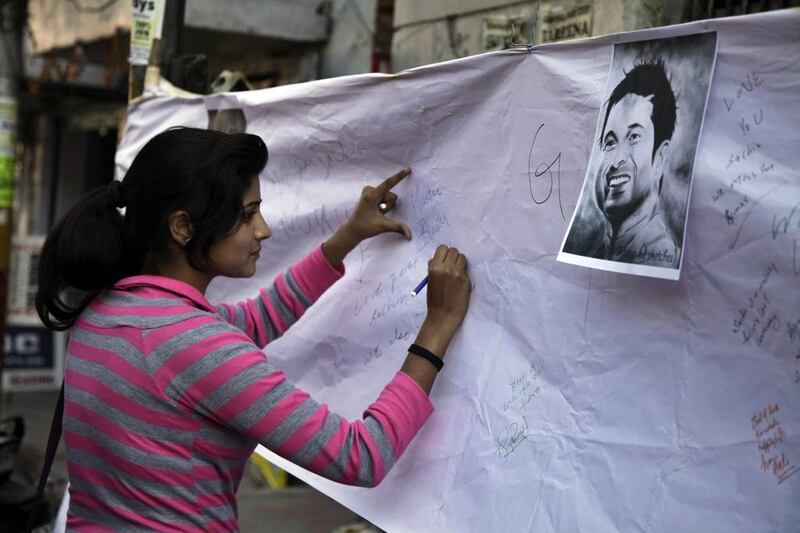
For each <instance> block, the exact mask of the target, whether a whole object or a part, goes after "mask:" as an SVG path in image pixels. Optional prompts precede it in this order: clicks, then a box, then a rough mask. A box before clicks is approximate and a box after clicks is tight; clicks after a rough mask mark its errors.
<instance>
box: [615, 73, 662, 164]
mask: <svg viewBox="0 0 800 533" xmlns="http://www.w3.org/2000/svg"><path fill="white" fill-rule="evenodd" d="M626 94H638V95H639V96H643V97H645V98H648V97H650V96H652V98H650V102H651V103H652V104H653V115H652V116H651V117H650V118H651V119H652V122H653V130H654V138H653V158H655V155H656V150H658V147H659V146H661V143H662V142H664V141H665V140H668V139H671V138H672V134H673V132H674V131H675V114H676V104H675V93H673V92H672V85H671V84H670V83H669V79H668V78H667V70H666V67H665V66H664V61H663V60H662V59H656V60H655V61H652V62H643V63H639V64H638V65H636V66H635V67H633V69H631V71H630V72H627V73H626V74H625V78H624V79H623V80H622V81H621V82H620V83H619V85H617V86H616V88H614V91H613V92H612V93H611V96H609V97H608V105H607V106H606V116H605V118H604V120H603V128H602V129H601V130H600V135H601V139H600V140H601V142H602V135H603V132H605V130H606V123H607V122H608V115H609V114H610V113H611V108H612V107H614V106H615V105H616V104H617V103H618V102H619V101H620V100H622V99H623V98H624V97H625V95H626Z"/></svg>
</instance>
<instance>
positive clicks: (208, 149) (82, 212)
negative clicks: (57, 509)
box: [36, 128, 267, 330]
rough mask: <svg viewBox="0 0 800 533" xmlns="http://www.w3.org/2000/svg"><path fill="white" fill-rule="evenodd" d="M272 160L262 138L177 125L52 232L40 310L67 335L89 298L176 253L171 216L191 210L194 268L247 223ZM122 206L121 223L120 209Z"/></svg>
mask: <svg viewBox="0 0 800 533" xmlns="http://www.w3.org/2000/svg"><path fill="white" fill-rule="evenodd" d="M266 163H267V147H266V145H265V144H264V142H263V141H262V140H261V139H260V138H259V137H257V136H256V135H250V134H246V133H237V134H231V135H228V134H225V133H221V132H218V131H209V130H203V129H195V128H173V129H169V130H167V131H164V132H162V133H160V134H158V135H156V136H155V137H153V138H152V139H151V140H150V141H148V142H147V144H145V145H144V147H143V148H142V149H141V150H140V151H139V153H138V154H137V155H136V157H135V158H134V160H133V163H131V166H130V168H129V169H128V172H127V174H125V178H124V180H123V182H122V183H121V184H112V185H111V186H107V187H101V188H99V189H96V190H94V191H92V192H90V193H89V194H88V195H87V196H86V197H85V198H84V199H82V200H81V201H79V202H78V203H77V204H76V205H75V206H73V207H72V209H70V210H69V211H68V212H67V213H66V215H64V217H63V218H62V219H61V220H60V221H59V222H58V224H56V226H55V227H54V228H53V229H52V230H51V231H50V233H49V235H48V236H47V240H46V241H45V244H44V248H43V249H42V254H41V257H40V261H39V287H38V291H37V293H36V310H37V312H38V313H39V317H40V318H41V319H42V322H44V324H45V325H46V326H47V327H49V328H51V329H56V330H63V329H68V328H69V327H71V326H72V324H73V323H74V322H75V320H76V318H77V317H78V315H79V314H80V313H81V311H83V309H84V308H85V307H86V306H87V305H88V304H89V302H90V301H91V299H92V298H93V297H94V296H95V295H97V294H98V293H99V292H100V291H102V290H103V289H106V288H108V287H110V286H112V285H113V284H114V283H116V282H117V281H118V280H120V279H122V278H124V277H126V276H132V275H136V274H141V273H142V270H143V268H144V266H145V265H153V264H158V263H159V262H160V261H163V260H164V259H167V258H168V256H169V253H170V249H171V248H170V241H171V235H170V232H169V227H168V221H169V216H170V214H171V213H173V212H175V211H177V210H184V211H186V212H187V213H188V214H189V216H190V218H191V222H192V230H193V232H192V239H191V240H190V241H189V242H188V243H187V246H186V253H187V257H188V259H189V262H190V264H191V265H192V266H193V267H195V268H198V267H197V265H196V264H195V262H194V261H193V258H195V257H197V255H198V254H199V255H200V256H202V257H203V258H205V259H206V260H207V259H208V251H209V248H210V247H211V245H212V244H214V243H215V242H217V241H219V240H220V239H222V238H224V237H225V236H226V235H229V234H230V233H232V232H235V231H236V229H237V228H238V227H239V224H240V223H241V215H242V209H243V207H242V198H243V197H244V194H245V193H246V192H247V189H248V188H249V187H250V184H251V180H252V178H253V177H254V176H257V175H258V174H259V173H260V172H261V171H262V170H263V169H264V166H265V165H266ZM122 205H124V206H125V214H124V216H123V215H122V214H120V212H119V211H118V210H117V207H121V206H122Z"/></svg>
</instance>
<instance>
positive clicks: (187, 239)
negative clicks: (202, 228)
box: [183, 235, 192, 245]
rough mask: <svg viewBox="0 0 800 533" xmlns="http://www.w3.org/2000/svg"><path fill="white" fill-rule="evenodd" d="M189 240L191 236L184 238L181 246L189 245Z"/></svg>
mask: <svg viewBox="0 0 800 533" xmlns="http://www.w3.org/2000/svg"><path fill="white" fill-rule="evenodd" d="M191 240H192V236H191V235H189V236H188V237H186V238H185V239H184V240H183V244H184V245H186V244H189V241H191Z"/></svg>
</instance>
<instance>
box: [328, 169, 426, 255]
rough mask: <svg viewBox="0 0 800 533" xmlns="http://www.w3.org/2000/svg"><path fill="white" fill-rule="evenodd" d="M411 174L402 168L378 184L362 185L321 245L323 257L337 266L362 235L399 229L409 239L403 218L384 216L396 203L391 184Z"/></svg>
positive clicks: (366, 235)
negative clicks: (347, 216) (355, 199)
mask: <svg viewBox="0 0 800 533" xmlns="http://www.w3.org/2000/svg"><path fill="white" fill-rule="evenodd" d="M409 174H411V169H410V168H404V169H403V170H401V171H400V172H398V173H397V174H395V175H393V176H389V177H388V178H386V179H385V180H383V182H381V183H380V185H378V186H377V187H369V186H367V187H364V188H363V189H362V190H361V197H360V198H359V199H358V203H356V207H355V209H354V210H353V214H352V215H350V219H349V220H348V221H347V222H345V223H344V225H343V226H342V227H341V228H339V230H338V231H337V232H336V233H335V234H334V235H333V236H332V237H331V238H330V239H328V241H326V242H325V244H324V245H323V246H322V251H323V253H324V254H325V257H327V258H328V261H329V262H330V263H331V264H332V265H333V266H337V267H338V266H339V265H340V264H341V263H342V260H343V259H344V257H345V256H346V255H347V254H348V253H350V251H351V250H352V249H353V248H355V247H356V246H358V244H359V243H360V242H361V241H363V240H364V239H369V238H370V237H374V236H376V235H380V234H381V233H389V232H394V233H400V234H402V235H403V236H404V237H405V238H406V239H408V240H411V230H410V229H409V227H408V226H407V225H406V224H404V223H403V222H397V221H396V220H392V219H390V218H389V217H387V216H386V213H388V212H389V211H391V210H392V209H393V208H394V206H395V205H396V204H397V195H396V194H395V193H393V192H392V188H393V187H394V186H395V185H397V184H398V183H400V182H401V181H402V180H403V178H405V177H406V176H408V175H409Z"/></svg>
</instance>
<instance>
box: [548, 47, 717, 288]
mask: <svg viewBox="0 0 800 533" xmlns="http://www.w3.org/2000/svg"><path fill="white" fill-rule="evenodd" d="M715 53H716V34H715V33H703V34H695V35H689V36H683V37H675V38H670V39H659V40H652V41H640V42H635V43H624V44H617V45H615V47H614V55H613V59H612V63H611V69H610V73H609V80H608V90H607V93H606V94H607V97H606V98H605V99H604V101H603V107H602V109H601V111H600V116H599V119H598V125H597V132H596V134H595V138H594V140H593V146H592V148H593V149H592V156H591V160H590V163H589V168H588V170H587V174H586V179H585V182H584V186H583V190H582V193H581V197H580V199H579V201H578V205H577V207H576V209H575V213H574V215H573V218H572V221H571V223H570V227H569V229H568V231H567V234H566V236H565V239H564V244H563V246H562V249H561V253H560V254H559V257H558V259H559V260H560V261H565V262H569V263H573V264H579V265H582V266H589V267H594V268H601V269H604V270H612V271H616V272H624V273H629V274H638V275H645V276H654V277H662V278H668V279H678V277H679V275H680V265H681V259H682V254H681V252H682V248H683V239H684V229H685V226H686V215H687V211H688V201H689V191H690V189H691V179H692V171H693V166H694V158H695V153H696V148H697V143H698V139H699V135H700V130H701V125H702V118H703V114H704V111H705V104H706V99H707V94H708V87H709V85H710V80H711V72H712V71H713V66H714V58H715Z"/></svg>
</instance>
